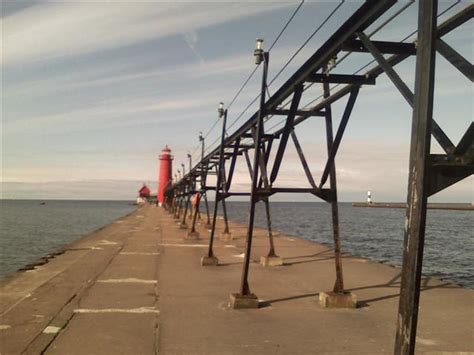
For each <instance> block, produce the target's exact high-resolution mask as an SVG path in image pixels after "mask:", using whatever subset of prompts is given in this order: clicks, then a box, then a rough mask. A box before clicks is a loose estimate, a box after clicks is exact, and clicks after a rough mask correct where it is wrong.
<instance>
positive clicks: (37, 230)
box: [0, 200, 135, 277]
mask: <svg viewBox="0 0 474 355" xmlns="http://www.w3.org/2000/svg"><path fill="white" fill-rule="evenodd" d="M41 202H42V201H17V200H16V201H14V200H0V277H3V276H5V275H7V274H9V273H11V272H13V271H15V270H18V269H19V268H21V267H22V266H24V265H26V264H28V263H31V262H33V261H35V260H37V259H38V258H40V257H42V256H45V255H46V254H48V253H51V252H53V251H55V250H56V249H58V248H59V247H61V246H62V245H65V244H68V243H70V242H72V241H74V240H76V239H78V238H79V237H81V236H83V235H85V234H88V233H91V232H92V231H94V230H96V229H98V228H100V227H102V226H104V225H106V224H109V223H110V222H112V221H113V220H115V219H117V218H118V217H120V216H123V215H125V214H127V213H129V212H131V211H133V210H134V209H135V206H132V205H130V204H129V202H126V201H45V202H46V204H45V205H41V204H40V203H41Z"/></svg>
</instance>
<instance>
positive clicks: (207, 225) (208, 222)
mask: <svg viewBox="0 0 474 355" xmlns="http://www.w3.org/2000/svg"><path fill="white" fill-rule="evenodd" d="M204 205H205V206H206V217H207V222H206V225H205V227H206V228H207V229H209V228H211V218H210V215H209V202H208V201H207V192H204Z"/></svg>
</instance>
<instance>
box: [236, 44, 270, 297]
mask: <svg viewBox="0 0 474 355" xmlns="http://www.w3.org/2000/svg"><path fill="white" fill-rule="evenodd" d="M268 61H269V54H268V52H264V53H263V73H262V84H261V88H260V109H259V112H258V119H257V134H256V135H255V152H254V157H253V170H252V190H251V193H250V212H249V221H248V229H247V240H246V244H245V258H244V265H243V270H242V280H241V283H240V294H241V295H244V296H245V295H249V294H250V287H249V284H248V274H249V264H250V254H251V252H252V237H253V225H254V219H255V205H256V203H257V199H258V196H257V185H258V170H259V163H260V143H261V140H262V135H263V118H264V117H265V112H264V107H265V92H266V88H267V74H268Z"/></svg>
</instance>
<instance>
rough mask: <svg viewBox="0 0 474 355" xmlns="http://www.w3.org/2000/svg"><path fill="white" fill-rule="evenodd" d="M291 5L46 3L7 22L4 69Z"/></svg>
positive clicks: (144, 39) (202, 26) (168, 34)
mask: <svg viewBox="0 0 474 355" xmlns="http://www.w3.org/2000/svg"><path fill="white" fill-rule="evenodd" d="M288 5H289V4H285V3H229V4H228V5H227V6H225V7H223V6H215V5H214V4H212V3H202V2H199V3H198V2H195V3H166V6H164V4H163V3H159V2H148V3H147V2H140V3H124V2H118V1H117V2H105V3H104V2H72V1H71V2H44V3H40V4H38V5H35V6H31V7H29V8H26V9H25V10H23V11H20V12H17V13H15V14H13V15H11V16H8V17H6V18H4V19H3V20H2V24H1V25H2V27H3V33H2V35H3V48H2V49H3V55H2V60H3V65H12V64H15V65H22V64H27V63H31V62H38V61H45V60H51V59H54V58H61V57H70V56H77V55H81V54H87V53H93V52H96V51H104V50H108V49H113V48H118V47H125V46H128V45H131V44H135V43H140V42H144V41H148V40H156V39H159V38H163V37H166V36H170V35H175V34H181V33H192V31H196V30H197V29H201V28H206V27H209V26H213V25H217V24H220V23H223V22H227V21H232V20H236V19H238V18H240V17H242V16H249V15H253V14H258V13H261V12H265V11H268V10H271V9H276V8H281V7H285V6H288Z"/></svg>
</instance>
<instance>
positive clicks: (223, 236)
mask: <svg viewBox="0 0 474 355" xmlns="http://www.w3.org/2000/svg"><path fill="white" fill-rule="evenodd" d="M219 239H220V240H224V241H231V240H232V239H233V238H232V233H222V234H221V235H219Z"/></svg>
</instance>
